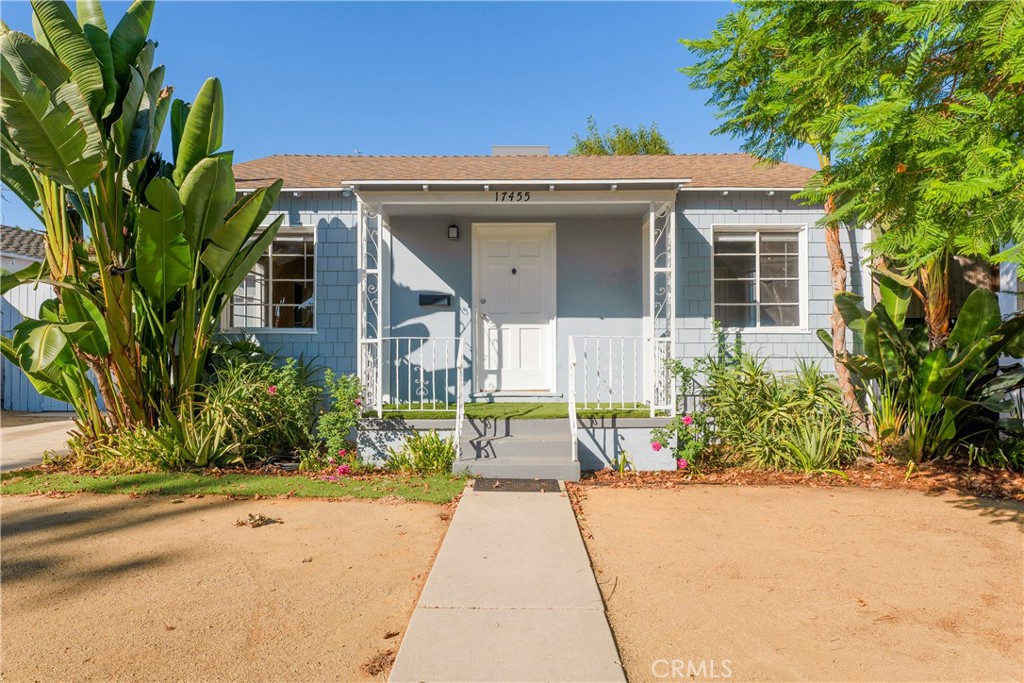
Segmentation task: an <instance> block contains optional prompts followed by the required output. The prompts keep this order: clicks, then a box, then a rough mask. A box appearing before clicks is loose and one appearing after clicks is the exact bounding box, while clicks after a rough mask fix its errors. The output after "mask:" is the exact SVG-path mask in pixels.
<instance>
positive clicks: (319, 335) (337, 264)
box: [254, 191, 358, 373]
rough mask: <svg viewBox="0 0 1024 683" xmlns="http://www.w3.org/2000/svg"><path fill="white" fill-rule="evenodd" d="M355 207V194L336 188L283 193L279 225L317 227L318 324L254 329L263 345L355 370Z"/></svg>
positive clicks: (276, 211) (346, 370)
mask: <svg viewBox="0 0 1024 683" xmlns="http://www.w3.org/2000/svg"><path fill="white" fill-rule="evenodd" d="M357 210H358V209H357V206H356V199H355V197H343V196H342V195H341V193H340V192H316V193H309V192H306V193H303V194H302V196H300V197H295V196H293V194H292V193H291V192H287V191H285V192H283V193H282V194H281V197H280V198H279V199H278V201H277V203H276V204H275V205H274V208H273V210H272V211H271V213H270V215H271V217H274V216H277V215H279V214H284V215H285V220H284V225H283V227H282V229H286V228H289V227H292V228H296V227H303V226H306V227H312V228H314V229H315V230H316V284H315V293H316V319H315V324H316V329H315V331H305V330H297V331H286V330H274V331H262V332H256V333H254V334H255V336H256V337H257V339H259V341H260V344H261V345H262V346H264V348H266V349H267V350H269V351H272V352H274V353H277V354H280V355H282V356H295V357H298V356H299V355H304V356H305V357H306V359H307V360H310V359H315V361H316V362H317V363H318V364H319V365H322V366H324V367H326V368H331V369H332V370H334V371H335V372H339V373H351V372H355V371H356V284H357V276H356V218H357V214H356V212H357Z"/></svg>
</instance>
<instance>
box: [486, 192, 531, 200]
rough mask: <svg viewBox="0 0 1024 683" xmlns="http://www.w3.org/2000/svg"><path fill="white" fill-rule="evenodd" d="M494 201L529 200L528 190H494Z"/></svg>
mask: <svg viewBox="0 0 1024 683" xmlns="http://www.w3.org/2000/svg"><path fill="white" fill-rule="evenodd" d="M494 201H496V202H528V201H530V192H529V191H526V192H523V191H521V190H513V191H506V192H495V193H494Z"/></svg>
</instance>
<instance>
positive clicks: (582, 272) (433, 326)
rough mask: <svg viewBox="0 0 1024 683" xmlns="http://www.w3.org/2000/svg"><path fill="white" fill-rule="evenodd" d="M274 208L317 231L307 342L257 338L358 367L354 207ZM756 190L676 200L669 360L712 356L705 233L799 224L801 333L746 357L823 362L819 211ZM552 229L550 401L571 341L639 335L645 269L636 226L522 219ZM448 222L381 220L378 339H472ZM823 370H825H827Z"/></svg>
mask: <svg viewBox="0 0 1024 683" xmlns="http://www.w3.org/2000/svg"><path fill="white" fill-rule="evenodd" d="M285 194H286V195H287V196H285V197H283V198H282V199H281V200H280V201H279V202H278V203H277V205H276V206H275V212H281V213H284V214H285V215H286V221H285V225H286V226H289V225H290V226H302V225H305V226H315V227H316V232H317V283H316V299H317V323H316V327H317V329H316V333H314V334H310V333H306V332H290V333H289V332H260V333H257V334H256V336H257V337H258V338H259V339H260V341H261V342H262V343H263V344H264V345H265V346H266V347H267V348H268V349H270V350H273V351H276V352H278V353H281V354H286V355H296V356H297V355H299V354H305V355H306V357H307V358H308V357H313V356H316V357H317V359H318V361H319V362H320V363H321V364H323V365H325V366H327V367H331V368H333V369H334V370H336V371H338V372H354V371H355V368H356V355H355V354H356V332H355V328H356V303H355V296H356V282H357V277H356V271H355V257H356V244H355V237H356V230H355V225H356V202H355V198H354V197H351V198H344V197H342V196H341V194H340V193H305V194H304V195H303V196H301V197H293V196H291V195H290V194H289V193H285ZM784 194H785V193H782V192H779V193H776V195H775V196H774V197H768V196H767V195H766V193H765V192H763V191H756V192H738V191H732V192H730V193H729V194H728V195H725V196H723V195H722V194H721V193H720V192H712V191H708V192H680V193H679V195H678V197H677V202H676V205H677V233H676V236H677V241H676V257H677V258H676V269H677V273H676V323H677V330H678V334H677V340H678V343H677V347H676V348H677V356H678V357H680V358H683V359H695V358H697V357H700V356H702V355H704V354H705V353H707V352H708V351H710V350H711V349H712V348H713V341H714V340H713V336H712V326H711V243H710V239H711V227H712V225H729V224H806V225H808V226H809V228H808V229H809V230H810V233H809V239H808V246H809V254H808V258H809V285H808V287H809V301H808V306H809V323H810V324H809V326H808V328H807V330H805V331H800V332H758V331H745V332H744V333H743V339H744V340H745V342H746V343H747V345H748V347H750V348H752V349H756V350H758V351H759V352H760V353H761V354H762V355H764V356H765V357H768V358H770V363H771V365H772V366H773V367H776V368H779V369H787V368H790V367H792V364H793V360H794V359H795V358H798V357H800V358H810V359H820V360H823V361H827V360H828V354H827V352H826V350H825V348H824V346H822V344H821V342H820V341H818V339H817V337H816V336H815V331H816V330H817V329H819V328H825V329H827V328H828V327H829V326H830V322H829V316H830V314H831V307H832V290H831V284H830V280H829V273H828V256H827V254H826V251H825V242H824V235H823V232H822V230H821V229H820V228H818V227H815V223H816V221H817V220H819V219H820V217H821V215H822V214H821V212H820V211H819V210H814V209H810V208H808V207H804V206H801V205H800V204H798V203H797V202H795V201H793V200H790V199H788V198H786V197H785V196H784ZM531 220H533V221H536V222H554V223H556V224H557V230H556V235H557V250H558V265H557V268H558V367H557V380H558V382H557V391H558V392H561V393H565V392H566V386H565V385H566V377H567V372H566V347H567V338H568V336H569V335H586V334H590V335H642V334H643V329H642V322H641V317H642V315H643V294H642V292H643V282H642V279H643V270H642V256H641V254H642V242H641V236H640V220H641V219H640V218H639V217H637V218H635V219H634V218H631V217H610V218H573V219H566V218H556V217H548V218H545V217H532V218H531ZM452 222H453V220H452V219H450V218H436V217H409V216H396V217H393V218H392V219H391V235H392V239H391V243H390V245H389V246H388V249H389V250H390V253H391V255H392V278H391V283H390V302H387V301H385V306H387V307H388V308H389V313H390V323H391V329H390V332H389V333H386V334H388V336H412V337H419V336H439V337H454V336H462V337H463V338H464V339H465V340H466V343H467V348H468V344H469V342H470V338H471V334H472V333H471V322H472V321H471V319H470V298H471V296H472V291H471V290H472V272H471V266H472V231H471V230H470V223H472V219H471V218H469V219H466V218H465V217H463V218H462V219H456V220H455V221H454V222H456V223H457V224H459V226H460V227H461V239H459V240H449V239H448V238H447V227H448V225H450V224H451V223H452ZM864 233H865V231H850V232H844V233H843V240H842V241H843V248H844V250H845V253H846V258H847V267H848V268H849V277H850V288H851V289H852V290H853V291H855V292H858V293H862V286H861V285H862V283H861V280H862V270H861V266H860V260H861V259H862V258H863V246H864V245H863V239H864V236H865V234H864ZM421 292H431V293H450V294H452V295H453V305H452V307H451V308H433V307H430V308H426V307H421V306H420V305H419V302H418V295H419V294H420V293H421ZM827 367H828V366H827V363H826V368H827Z"/></svg>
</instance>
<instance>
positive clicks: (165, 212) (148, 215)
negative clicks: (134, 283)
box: [135, 178, 192, 306]
mask: <svg viewBox="0 0 1024 683" xmlns="http://www.w3.org/2000/svg"><path fill="white" fill-rule="evenodd" d="M146 201H147V202H148V203H149V205H150V206H151V207H153V208H148V207H141V208H140V209H139V231H138V238H137V241H136V250H135V263H136V267H137V270H138V278H139V282H140V283H141V284H142V287H143V289H144V290H145V291H146V293H147V294H148V295H149V296H150V298H152V299H153V301H154V302H155V303H156V305H157V306H164V305H166V304H167V302H169V301H170V300H171V299H173V298H174V296H175V294H177V293H178V290H180V289H181V288H182V287H183V286H185V284H187V283H188V281H189V280H190V278H191V274H192V255H191V251H190V249H189V245H188V242H186V241H185V236H184V234H182V233H183V230H184V228H185V216H184V208H183V207H182V205H181V200H180V199H179V198H178V191H177V190H176V189H175V188H174V186H173V185H172V184H171V182H170V181H169V180H167V179H166V178H156V179H154V180H153V181H152V182H150V184H149V187H147V188H146Z"/></svg>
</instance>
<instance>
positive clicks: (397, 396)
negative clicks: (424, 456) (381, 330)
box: [381, 337, 466, 412]
mask: <svg viewBox="0 0 1024 683" xmlns="http://www.w3.org/2000/svg"><path fill="white" fill-rule="evenodd" d="M381 344H382V356H383V358H382V361H383V366H384V368H383V372H382V373H381V374H382V377H381V380H382V384H383V386H382V387H381V395H382V396H383V397H384V401H383V402H384V404H385V405H386V406H388V407H390V408H393V409H395V410H416V411H424V412H448V411H452V410H457V408H458V404H459V401H460V399H461V396H462V395H463V394H464V388H465V382H466V377H465V362H464V361H463V358H462V356H463V348H462V340H461V339H459V338H457V337H383V338H381Z"/></svg>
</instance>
